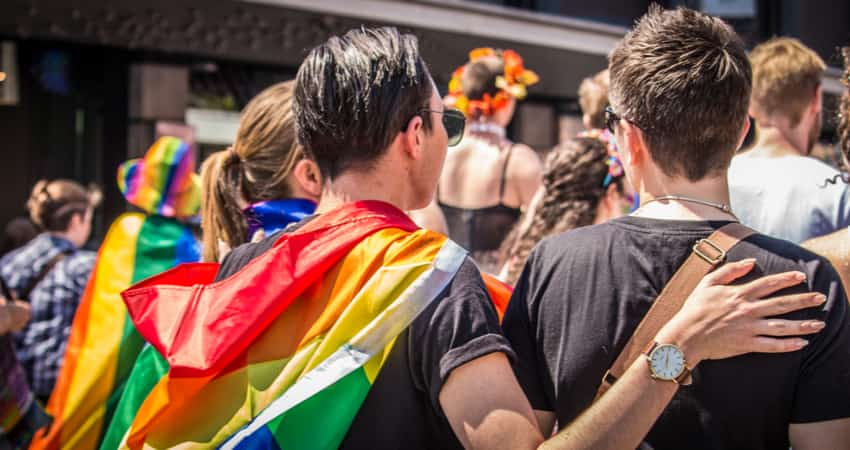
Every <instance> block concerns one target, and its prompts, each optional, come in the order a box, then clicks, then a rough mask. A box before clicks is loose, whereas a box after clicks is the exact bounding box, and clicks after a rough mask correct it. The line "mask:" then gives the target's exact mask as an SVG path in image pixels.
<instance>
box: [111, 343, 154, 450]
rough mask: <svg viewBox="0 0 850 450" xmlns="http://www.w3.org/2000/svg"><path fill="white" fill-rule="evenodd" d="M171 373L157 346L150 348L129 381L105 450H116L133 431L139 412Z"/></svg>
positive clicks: (137, 362) (141, 357)
mask: <svg viewBox="0 0 850 450" xmlns="http://www.w3.org/2000/svg"><path fill="white" fill-rule="evenodd" d="M167 373H168V361H166V360H165V358H163V357H162V355H160V354H159V352H157V351H156V349H155V348H154V347H153V346H150V345H148V346H146V347H145V348H143V349H142V353H141V354H140V355H139V358H138V359H137V360H136V365H135V366H134V367H133V371H132V372H131V373H130V378H128V379H127V383H126V390H125V391H124V395H123V396H122V397H121V401H120V402H119V403H118V407H117V409H116V410H115V414H114V415H113V416H112V421H111V423H110V424H109V427H108V429H107V432H106V436H105V437H104V439H103V442H102V443H101V445H100V448H101V450H114V449H116V448H118V446H119V445H120V444H121V440H122V439H124V435H125V434H127V431H128V430H130V426H131V425H132V424H133V419H135V418H136V412H137V411H138V410H139V408H140V407H141V406H142V403H143V402H144V401H145V398H147V396H148V394H150V392H151V391H152V390H153V388H154V386H156V384H157V383H159V380H160V379H161V378H162V377H164V376H165V375H166V374H167Z"/></svg>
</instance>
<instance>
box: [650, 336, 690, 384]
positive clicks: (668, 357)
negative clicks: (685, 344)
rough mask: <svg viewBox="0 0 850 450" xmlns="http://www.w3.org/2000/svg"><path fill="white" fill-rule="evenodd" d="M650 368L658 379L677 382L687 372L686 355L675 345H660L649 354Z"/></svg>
mask: <svg viewBox="0 0 850 450" xmlns="http://www.w3.org/2000/svg"><path fill="white" fill-rule="evenodd" d="M649 366H650V368H651V369H652V373H653V375H655V376H656V377H657V378H661V379H662V380H675V379H676V377H678V376H679V375H680V374H681V373H682V371H683V370H685V355H684V354H683V353H682V351H681V350H679V348H678V347H676V346H675V345H670V344H664V345H659V346H658V347H655V350H653V351H652V353H650V354H649Z"/></svg>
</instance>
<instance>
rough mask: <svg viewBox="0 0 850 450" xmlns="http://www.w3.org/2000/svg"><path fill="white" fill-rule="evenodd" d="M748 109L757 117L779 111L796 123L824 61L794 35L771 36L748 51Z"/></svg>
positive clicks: (822, 69)
mask: <svg viewBox="0 0 850 450" xmlns="http://www.w3.org/2000/svg"><path fill="white" fill-rule="evenodd" d="M750 63H751V64H752V66H753V93H752V97H751V99H750V100H751V108H752V111H753V113H754V115H756V116H757V117H756V119H758V116H769V115H774V114H781V115H784V116H786V117H787V118H788V119H789V120H790V121H791V126H797V124H798V123H799V122H800V119H801V118H802V116H803V112H804V111H805V109H806V107H807V106H809V104H810V103H811V101H812V98H814V96H815V92H816V91H817V88H818V86H820V83H821V78H822V77H823V73H824V70H826V64H824V62H823V59H821V57H820V56H818V54H817V53H815V52H814V51H812V49H810V48H808V47H806V46H805V45H803V43H802V42H800V41H799V40H797V39H794V38H786V37H780V38H773V39H771V40H769V41H767V42H764V43H762V44H760V45H758V46H756V48H754V49H753V51H752V52H751V53H750Z"/></svg>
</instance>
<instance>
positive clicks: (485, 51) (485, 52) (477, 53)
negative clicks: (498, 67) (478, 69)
mask: <svg viewBox="0 0 850 450" xmlns="http://www.w3.org/2000/svg"><path fill="white" fill-rule="evenodd" d="M487 56H497V55H496V50H493V49H492V48H490V47H482V48H475V49H472V51H470V52H469V61H470V62H472V61H475V60H477V59H481V58H485V57H487Z"/></svg>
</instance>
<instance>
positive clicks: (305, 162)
mask: <svg viewBox="0 0 850 450" xmlns="http://www.w3.org/2000/svg"><path fill="white" fill-rule="evenodd" d="M292 177H293V178H294V179H295V184H296V186H294V187H296V188H300V190H301V192H300V194H302V195H305V196H308V197H309V198H310V200H314V201H319V197H321V196H322V185H323V183H322V173H321V171H319V165H318V164H316V163H315V161H313V160H311V159H307V158H304V159H302V160H301V161H298V162H297V163H295V168H294V169H293V170H292Z"/></svg>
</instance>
